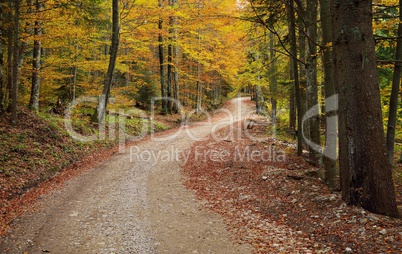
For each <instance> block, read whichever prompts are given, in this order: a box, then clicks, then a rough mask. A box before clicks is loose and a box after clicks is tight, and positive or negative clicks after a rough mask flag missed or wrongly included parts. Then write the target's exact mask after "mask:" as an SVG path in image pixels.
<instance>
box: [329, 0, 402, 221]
mask: <svg viewBox="0 0 402 254" xmlns="http://www.w3.org/2000/svg"><path fill="white" fill-rule="evenodd" d="M331 6H332V15H333V16H332V17H333V25H334V27H333V41H334V56H335V66H334V67H335V69H334V74H335V75H334V76H335V82H336V86H337V90H338V92H339V146H340V148H339V149H340V151H339V167H340V176H341V189H342V198H343V199H344V200H345V201H346V202H347V203H348V204H351V205H361V206H362V207H363V208H365V209H367V210H369V211H372V212H375V213H379V214H386V215H389V216H392V217H397V216H398V209H397V206H396V201H395V193H394V185H393V181H392V171H391V165H390V163H389V161H388V158H387V154H386V146H385V138H384V128H383V124H382V114H381V104H380V93H379V86H378V76H377V66H376V55H375V50H374V38H373V28H372V9H371V1H367V0H366V1H355V0H333V1H331Z"/></svg>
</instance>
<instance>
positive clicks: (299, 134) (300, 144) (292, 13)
mask: <svg viewBox="0 0 402 254" xmlns="http://www.w3.org/2000/svg"><path fill="white" fill-rule="evenodd" d="M289 15H290V43H291V53H292V55H293V59H292V64H293V75H294V76H293V78H294V86H295V96H296V109H297V155H299V156H301V155H302V153H303V136H302V128H301V123H302V114H301V113H302V112H301V111H302V105H301V98H300V84H299V71H298V66H297V65H298V64H297V59H295V57H296V56H297V43H296V18H295V8H294V0H290V10H289Z"/></svg>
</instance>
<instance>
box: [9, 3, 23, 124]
mask: <svg viewBox="0 0 402 254" xmlns="http://www.w3.org/2000/svg"><path fill="white" fill-rule="evenodd" d="M20 5H21V0H16V1H15V2H14V25H13V29H14V37H13V39H14V41H13V84H12V98H11V123H12V124H13V125H16V124H17V120H18V115H17V111H18V81H19V75H20V73H19V41H20V33H19V30H20V7H21V6H20Z"/></svg>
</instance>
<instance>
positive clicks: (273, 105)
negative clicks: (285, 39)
mask: <svg viewBox="0 0 402 254" xmlns="http://www.w3.org/2000/svg"><path fill="white" fill-rule="evenodd" d="M275 57H276V56H275V50H274V34H273V33H269V59H270V70H269V75H270V86H269V88H270V92H271V110H272V112H271V117H272V124H273V125H274V126H275V125H276V104H277V101H276V96H277V93H278V82H277V80H276V58H275Z"/></svg>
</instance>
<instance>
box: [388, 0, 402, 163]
mask: <svg viewBox="0 0 402 254" xmlns="http://www.w3.org/2000/svg"><path fill="white" fill-rule="evenodd" d="M401 73H402V1H401V0H400V1H399V23H398V36H397V41H396V52H395V66H394V74H393V77H392V90H391V97H390V101H389V114H388V125H387V150H388V160H389V162H390V163H391V164H393V159H394V146H395V127H396V121H397V111H398V94H399V86H400V83H401Z"/></svg>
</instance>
